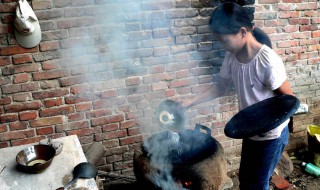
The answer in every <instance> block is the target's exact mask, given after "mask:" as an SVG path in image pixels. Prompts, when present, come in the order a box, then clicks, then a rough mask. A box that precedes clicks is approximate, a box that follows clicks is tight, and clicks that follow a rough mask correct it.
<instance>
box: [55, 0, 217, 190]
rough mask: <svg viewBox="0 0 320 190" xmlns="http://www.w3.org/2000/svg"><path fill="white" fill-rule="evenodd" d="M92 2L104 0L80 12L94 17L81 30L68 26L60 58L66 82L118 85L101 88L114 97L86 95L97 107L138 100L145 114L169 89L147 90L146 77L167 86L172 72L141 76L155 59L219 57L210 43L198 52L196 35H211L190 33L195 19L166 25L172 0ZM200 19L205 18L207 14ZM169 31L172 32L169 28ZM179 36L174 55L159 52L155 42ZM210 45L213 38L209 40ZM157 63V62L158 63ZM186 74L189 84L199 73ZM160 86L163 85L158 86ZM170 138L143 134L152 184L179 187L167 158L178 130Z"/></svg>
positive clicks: (97, 87) (169, 189)
mask: <svg viewBox="0 0 320 190" xmlns="http://www.w3.org/2000/svg"><path fill="white" fill-rule="evenodd" d="M96 2H98V3H99V2H102V3H101V5H99V6H94V7H93V8H92V9H90V8H88V9H86V11H84V15H86V16H88V17H90V18H93V19H92V20H90V19H88V20H85V21H86V22H87V24H88V27H81V28H80V29H79V30H76V29H75V30H73V29H70V30H69V35H72V37H73V38H72V39H66V40H62V42H61V47H62V51H61V55H62V57H63V61H62V62H61V64H62V66H63V67H64V68H68V69H70V74H71V77H68V80H61V81H60V82H61V83H62V84H63V85H65V86H67V85H79V86H81V85H82V84H84V83H89V88H90V89H89V90H88V91H86V92H85V93H92V92H104V91H106V92H108V90H109V91H112V90H115V89H116V91H117V94H114V93H111V92H110V94H111V95H108V93H105V94H106V95H105V96H106V97H107V98H108V97H112V99H110V100H102V101H105V102H102V103H101V102H100V99H99V98H101V97H93V96H84V97H85V98H87V99H89V100H93V101H96V103H94V106H96V107H95V108H99V105H100V108H101V107H103V106H104V105H108V106H109V107H108V109H112V108H113V106H119V105H124V104H125V103H128V105H129V106H128V108H127V110H130V111H131V110H137V108H138V106H140V109H141V107H142V108H143V109H142V112H143V113H142V114H144V116H146V117H148V116H151V115H152V114H153V113H151V112H148V111H149V110H153V109H152V106H154V105H155V102H156V101H155V100H154V99H165V98H167V95H166V94H165V92H163V93H159V92H156V93H157V96H156V95H155V94H152V91H151V93H150V86H151V85H150V83H152V82H153V83H156V82H162V81H163V83H162V84H165V85H167V86H169V83H167V81H168V80H172V79H174V78H173V77H171V76H170V75H169V74H163V75H161V76H160V75H158V76H157V77H158V78H156V79H150V81H148V78H147V77H146V78H144V77H142V76H145V75H152V74H153V72H154V71H150V67H152V66H155V65H156V66H157V65H160V66H161V65H164V64H167V63H168V62H170V61H171V62H175V63H176V62H179V59H183V60H182V61H183V62H187V63H181V62H180V63H179V64H180V65H181V66H179V69H189V67H190V66H192V65H193V66H197V61H199V59H202V58H204V59H207V60H209V59H211V60H213V62H218V59H217V58H215V56H216V55H217V53H216V52H211V53H208V51H210V50H211V47H209V48H208V49H207V48H205V50H208V51H202V52H201V53H199V52H197V47H196V43H197V41H199V39H211V37H210V36H209V35H199V37H197V38H193V39H192V38H191V37H190V36H188V35H192V34H195V32H196V28H195V27H194V28H192V27H191V29H190V28H188V24H189V23H194V22H195V21H194V20H193V21H192V20H190V19H186V21H183V20H181V21H180V22H177V23H178V25H179V23H180V25H181V28H179V27H173V29H172V30H170V29H169V28H170V27H172V26H175V24H174V22H175V21H174V19H172V18H169V19H168V18H167V15H168V14H169V15H170V14H173V12H170V11H168V12H166V11H167V10H170V9H173V8H175V7H174V3H175V1H173V0H172V1H167V0H165V1H160V2H159V1H157V0H114V1H96ZM103 2H108V3H103ZM176 10H177V13H176V14H177V15H179V14H186V15H185V16H186V17H188V14H189V15H190V16H196V15H198V11H191V10H190V9H188V11H186V13H183V12H181V11H179V9H176ZM178 17H179V16H178ZM200 21H201V22H204V21H205V20H204V19H203V20H200ZM79 22H80V21H79ZM90 22H94V24H93V25H90V24H91V23H90ZM186 23H187V25H186ZM76 24H77V23H75V24H74V25H75V26H76ZM184 30H186V33H183V31H184ZM170 31H171V33H173V34H171V33H170ZM179 35H181V36H179ZM176 36H178V37H176ZM177 41H178V42H179V43H180V45H179V46H174V48H172V49H171V50H170V48H169V49H168V52H169V53H168V54H170V51H173V52H174V53H176V55H167V54H166V53H163V54H164V56H163V55H162V54H161V53H159V54H157V53H156V50H155V49H156V48H160V50H161V48H163V49H164V50H166V48H168V46H170V45H175V44H174V43H175V42H177ZM192 41H195V42H193V43H194V44H193V45H195V46H193V45H190V44H185V43H186V42H189V43H191V42H192ZM199 42H200V41H199ZM181 44H182V45H181ZM209 45H212V44H211V43H209ZM158 50H159V49H158ZM186 51H191V52H192V53H190V55H187V53H183V52H186ZM179 53H181V54H179ZM185 57H187V58H185ZM172 65H173V66H172ZM199 65H200V66H201V65H204V66H203V67H202V68H200V69H198V70H197V69H195V70H193V72H194V73H196V75H201V73H205V74H206V75H208V74H209V73H210V72H215V71H212V69H210V70H207V68H210V67H212V63H211V62H210V63H209V62H205V61H203V62H201V61H199ZM160 66H159V68H161V67H160ZM175 67H177V65H174V64H171V66H170V67H169V68H166V69H164V70H163V71H161V72H165V71H166V70H169V71H170V69H171V71H175ZM204 70H206V71H204ZM208 72H209V73H208ZM190 74H191V73H190ZM130 77H136V78H135V79H136V80H137V81H133V82H132V84H131V83H130V84H128V82H127V79H128V78H130ZM151 77H152V76H151ZM190 78H191V79H188V83H191V84H192V83H195V81H196V80H198V79H197V76H195V77H190ZM207 78H208V77H207ZM207 78H202V80H203V81H204V82H203V83H205V81H208V80H212V79H207ZM142 80H145V81H143V82H141V81H142ZM177 80H179V79H177ZM200 80H201V79H200ZM200 83H201V81H200ZM157 85H158V84H157ZM159 88H161V86H160V87H159ZM173 88H174V87H173ZM200 88H202V87H200ZM144 93H150V95H144ZM97 94H98V93H97ZM79 96H81V95H79ZM123 96H132V99H133V100H131V102H128V100H127V99H125V98H123ZM107 98H106V99H107ZM143 98H144V99H143ZM79 99H81V97H79ZM142 99H143V100H142ZM134 100H137V101H138V103H139V104H138V103H133V104H131V103H132V102H134ZM101 105H102V106H101ZM118 112H119V111H118V110H113V111H112V113H118ZM134 114H135V113H134ZM134 114H133V115H134ZM138 115H139V113H138ZM137 123H138V125H141V126H143V125H144V121H143V120H139V121H137ZM146 123H147V127H146V131H142V133H148V132H150V131H152V130H150V129H148V127H149V126H150V124H149V123H148V121H147V122H146ZM154 125H157V124H153V126H154ZM141 129H144V128H141ZM168 138H169V139H170V140H169V141H165V143H164V141H163V139H155V141H156V142H155V143H153V144H151V145H150V144H148V142H147V141H146V140H147V139H145V141H144V144H145V146H146V148H147V149H148V153H149V156H150V159H151V163H150V164H151V165H152V166H153V167H155V168H157V167H159V166H160V168H159V170H158V171H159V172H156V173H151V174H150V176H149V177H150V179H151V180H152V181H153V182H154V184H156V185H157V186H158V187H161V188H162V189H164V190H175V189H183V188H182V186H181V185H179V184H177V182H176V181H175V179H174V178H173V176H172V169H173V166H172V164H171V160H170V159H168V158H169V157H170V154H172V151H178V152H176V153H177V154H179V150H180V149H179V147H178V144H179V135H178V134H176V133H173V132H172V133H170V135H169V136H168ZM161 140H162V141H161ZM166 142H167V143H166Z"/></svg>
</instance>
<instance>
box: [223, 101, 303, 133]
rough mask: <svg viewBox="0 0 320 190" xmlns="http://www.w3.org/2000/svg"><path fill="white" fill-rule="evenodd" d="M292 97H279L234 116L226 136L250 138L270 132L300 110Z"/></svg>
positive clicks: (257, 104)
mask: <svg viewBox="0 0 320 190" xmlns="http://www.w3.org/2000/svg"><path fill="white" fill-rule="evenodd" d="M299 105H300V102H299V100H298V99H297V98H296V97H295V96H292V95H279V96H275V97H272V98H268V99H265V100H263V101H260V102H258V103H255V104H253V105H251V106H249V107H247V108H245V109H243V110H241V111H240V112H238V113H237V114H236V115H234V116H233V117H232V118H231V119H230V121H229V122H228V123H227V125H226V126H225V129H224V132H225V134H226V136H228V137H230V138H235V139H242V138H248V137H252V136H255V135H259V134H262V133H265V132H268V131H270V130H272V129H274V128H276V127H277V126H279V125H280V124H281V123H283V122H284V121H286V120H287V119H289V118H290V117H291V116H292V115H293V114H294V113H295V112H296V111H297V109H298V108H299Z"/></svg>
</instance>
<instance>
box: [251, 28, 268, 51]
mask: <svg viewBox="0 0 320 190" xmlns="http://www.w3.org/2000/svg"><path fill="white" fill-rule="evenodd" d="M253 36H254V37H255V38H256V40H257V41H258V42H260V43H261V44H265V45H267V46H269V47H270V48H271V49H272V44H271V40H270V38H269V36H268V35H267V34H266V33H265V32H264V31H263V30H261V29H260V28H258V27H254V29H253Z"/></svg>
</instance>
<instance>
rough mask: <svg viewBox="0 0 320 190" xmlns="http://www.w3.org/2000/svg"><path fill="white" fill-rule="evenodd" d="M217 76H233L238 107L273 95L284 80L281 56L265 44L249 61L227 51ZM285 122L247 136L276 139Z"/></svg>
mask: <svg viewBox="0 0 320 190" xmlns="http://www.w3.org/2000/svg"><path fill="white" fill-rule="evenodd" d="M220 76H221V77H222V78H226V79H232V81H233V83H234V86H235V89H236V92H237V96H238V104H239V110H242V109H244V108H246V107H248V106H250V105H252V104H254V103H257V102H260V101H262V100H264V99H267V98H271V97H273V96H275V94H274V92H273V90H275V89H277V88H279V87H280V86H281V85H282V84H283V82H284V81H285V80H286V79H287V75H286V71H285V67H284V64H283V62H282V60H281V58H280V57H279V56H278V55H277V54H276V53H275V52H274V51H273V50H272V49H270V48H269V47H268V46H266V45H263V46H262V47H261V49H260V50H259V52H258V53H257V55H256V56H255V57H254V58H253V59H252V60H251V61H250V62H248V63H241V62H239V61H238V60H237V58H236V55H235V54H234V53H230V52H227V53H226V56H225V58H224V61H223V65H222V67H221V71H220ZM288 123H289V119H288V120H287V121H285V122H284V123H282V124H281V125H280V126H278V127H277V128H275V129H272V130H270V131H269V132H267V133H264V134H261V135H259V136H258V135H257V136H254V137H250V139H252V140H268V139H276V138H278V137H279V136H280V135H281V132H282V130H283V129H284V128H285V127H286V125H287V124H288Z"/></svg>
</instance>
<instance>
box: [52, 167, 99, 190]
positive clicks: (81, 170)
mask: <svg viewBox="0 0 320 190" xmlns="http://www.w3.org/2000/svg"><path fill="white" fill-rule="evenodd" d="M72 173H73V178H72V180H71V181H70V182H69V183H67V184H66V185H65V186H64V187H63V188H62V187H60V188H58V190H60V189H67V188H68V187H69V186H71V185H72V184H73V183H74V182H75V181H76V180H78V179H79V178H82V179H91V178H94V177H96V176H97V174H98V171H97V169H96V167H95V166H94V165H93V164H91V163H89V162H81V163H79V164H78V165H76V166H75V167H74V169H73V172H72Z"/></svg>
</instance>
